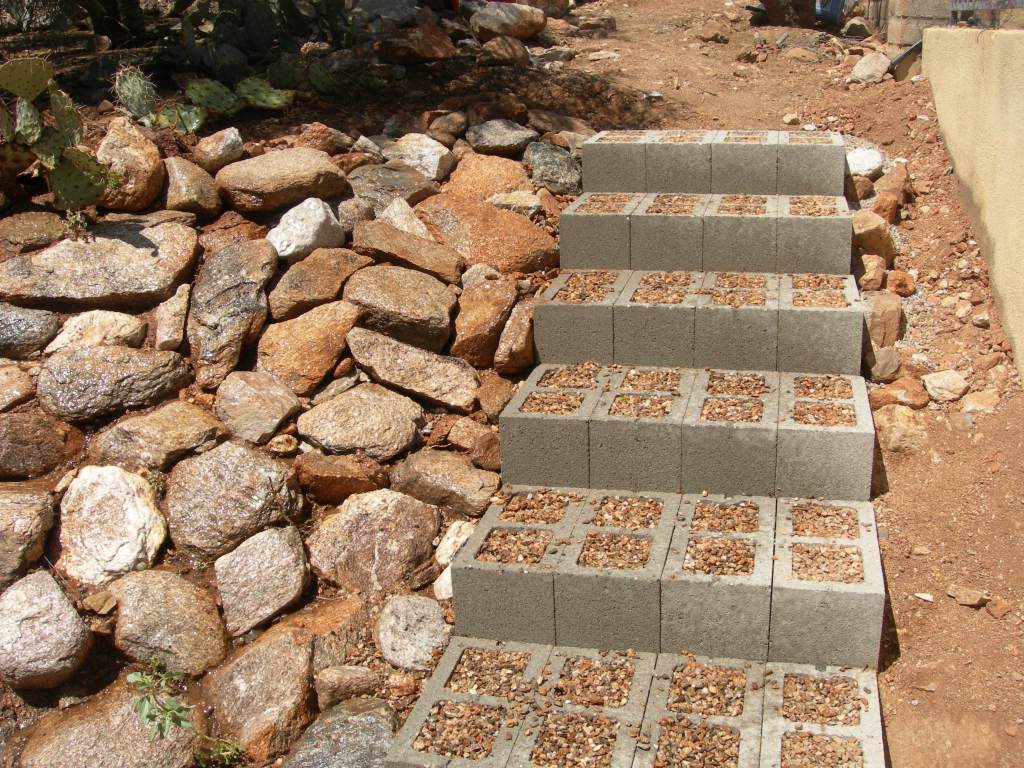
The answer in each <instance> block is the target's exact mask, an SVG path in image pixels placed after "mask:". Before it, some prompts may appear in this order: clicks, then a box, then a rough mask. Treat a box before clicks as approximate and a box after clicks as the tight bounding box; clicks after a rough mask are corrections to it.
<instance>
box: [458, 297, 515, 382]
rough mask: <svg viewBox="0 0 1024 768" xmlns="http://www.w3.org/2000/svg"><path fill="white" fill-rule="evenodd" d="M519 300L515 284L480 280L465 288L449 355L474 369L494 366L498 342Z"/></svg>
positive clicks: (460, 298)
mask: <svg viewBox="0 0 1024 768" xmlns="http://www.w3.org/2000/svg"><path fill="white" fill-rule="evenodd" d="M518 297H519V291H518V290H517V288H516V284H515V281H514V280H511V279H509V278H500V279H498V280H482V281H480V282H478V283H476V284H474V285H471V286H469V287H467V288H464V289H463V291H462V295H461V296H459V314H458V317H456V318H455V341H454V342H452V349H451V352H452V354H453V355H454V356H455V357H461V358H462V359H463V360H465V361H466V362H467V363H469V364H470V365H473V366H476V367H477V368H488V367H490V366H491V365H492V364H493V363H494V352H495V350H496V349H497V348H498V339H499V338H500V337H501V331H502V329H503V328H504V327H505V322H506V321H507V320H508V318H509V315H510V314H511V313H512V308H513V307H514V306H515V304H516V299H517V298H518Z"/></svg>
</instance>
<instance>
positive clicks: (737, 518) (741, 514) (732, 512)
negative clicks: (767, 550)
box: [690, 501, 760, 533]
mask: <svg viewBox="0 0 1024 768" xmlns="http://www.w3.org/2000/svg"><path fill="white" fill-rule="evenodd" d="M757 518H758V507H757V504H755V503H754V502H752V501H738V502H735V503H733V504H725V503H722V502H717V501H699V502H697V507H696V509H695V510H694V512H693V523H692V524H691V525H690V529H691V530H694V531H713V532H715V533H754V532H756V531H757V529H758V528H759V527H760V523H759V522H758V519H757Z"/></svg>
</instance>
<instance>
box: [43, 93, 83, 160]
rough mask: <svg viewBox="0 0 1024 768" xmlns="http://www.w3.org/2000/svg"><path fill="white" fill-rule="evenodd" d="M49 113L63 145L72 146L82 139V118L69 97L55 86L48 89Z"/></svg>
mask: <svg viewBox="0 0 1024 768" xmlns="http://www.w3.org/2000/svg"><path fill="white" fill-rule="evenodd" d="M50 114H51V115H53V122H54V123H55V124H56V125H57V132H58V133H59V135H60V138H61V142H62V143H63V145H64V146H65V147H73V146H74V145H75V144H78V143H79V142H80V141H81V140H82V118H81V117H79V116H78V110H77V109H75V104H74V102H73V101H71V97H70V96H68V95H67V94H66V93H64V91H61V90H59V89H57V88H53V89H51V90H50Z"/></svg>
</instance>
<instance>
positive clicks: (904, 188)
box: [874, 163, 914, 205]
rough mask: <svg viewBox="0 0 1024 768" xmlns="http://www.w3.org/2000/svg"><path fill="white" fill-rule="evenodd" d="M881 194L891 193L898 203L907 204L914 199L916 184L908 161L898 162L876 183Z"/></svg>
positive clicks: (876, 187)
mask: <svg viewBox="0 0 1024 768" xmlns="http://www.w3.org/2000/svg"><path fill="white" fill-rule="evenodd" d="M874 187H875V191H876V192H878V194H879V195H882V194H883V193H888V194H891V195H892V197H893V199H894V200H895V201H896V203H897V204H898V205H905V204H906V203H909V202H911V201H912V200H913V199H914V186H913V184H912V183H911V181H910V171H909V170H907V165H906V163H897V164H896V165H894V166H893V167H892V170H891V171H889V172H888V173H887V174H885V175H884V176H883V177H882V178H880V179H879V180H878V181H876V182H875V183H874Z"/></svg>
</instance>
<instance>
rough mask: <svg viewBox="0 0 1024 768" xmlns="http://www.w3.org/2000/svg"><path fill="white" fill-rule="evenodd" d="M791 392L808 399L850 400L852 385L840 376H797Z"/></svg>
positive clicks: (851, 397)
mask: <svg viewBox="0 0 1024 768" xmlns="http://www.w3.org/2000/svg"><path fill="white" fill-rule="evenodd" d="M793 394H794V395H796V396H797V397H805V398H807V399H809V400H852V399H853V386H852V385H851V384H850V382H849V381H847V380H846V379H844V378H843V377H842V376H834V375H826V376H798V377H797V379H796V382H795V386H794V388H793Z"/></svg>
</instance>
